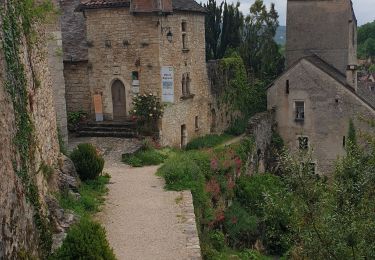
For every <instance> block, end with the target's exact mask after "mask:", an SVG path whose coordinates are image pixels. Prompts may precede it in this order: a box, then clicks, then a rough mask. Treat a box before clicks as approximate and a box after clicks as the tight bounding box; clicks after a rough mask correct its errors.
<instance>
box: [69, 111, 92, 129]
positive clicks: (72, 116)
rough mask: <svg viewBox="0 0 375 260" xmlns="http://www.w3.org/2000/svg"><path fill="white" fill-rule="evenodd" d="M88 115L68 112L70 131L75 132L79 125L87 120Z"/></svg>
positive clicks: (81, 112)
mask: <svg viewBox="0 0 375 260" xmlns="http://www.w3.org/2000/svg"><path fill="white" fill-rule="evenodd" d="M86 118H87V113H86V112H83V111H75V112H68V126H69V129H70V130H74V129H75V128H77V127H78V125H79V124H80V123H81V122H83V121H84V120H86Z"/></svg>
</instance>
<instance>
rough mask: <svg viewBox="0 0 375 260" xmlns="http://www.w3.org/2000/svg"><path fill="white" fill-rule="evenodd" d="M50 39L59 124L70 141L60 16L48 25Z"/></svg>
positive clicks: (64, 136)
mask: <svg viewBox="0 0 375 260" xmlns="http://www.w3.org/2000/svg"><path fill="white" fill-rule="evenodd" d="M53 3H54V5H55V7H56V8H59V5H58V3H57V1H56V0H54V1H53ZM47 39H48V45H47V48H48V68H49V71H50V74H51V79H52V86H53V94H54V102H55V110H56V118H57V125H58V127H59V131H60V134H61V137H62V138H63V140H64V143H65V144H67V143H68V122H67V114H66V100H65V80H64V66H63V49H62V48H63V45H62V35H61V20H60V17H59V16H55V17H54V19H52V20H51V22H50V23H49V24H48V26H47Z"/></svg>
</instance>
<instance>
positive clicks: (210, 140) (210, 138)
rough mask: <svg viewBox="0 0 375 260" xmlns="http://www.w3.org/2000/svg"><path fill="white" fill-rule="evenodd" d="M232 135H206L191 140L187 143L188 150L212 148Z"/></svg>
mask: <svg viewBox="0 0 375 260" xmlns="http://www.w3.org/2000/svg"><path fill="white" fill-rule="evenodd" d="M231 137H232V136H230V135H225V134H224V135H206V136H202V137H198V138H195V139H193V140H192V141H190V142H189V143H188V144H187V145H186V150H198V149H202V148H212V147H215V146H217V145H219V144H222V143H224V142H225V141H227V140H229V139H230V138H231Z"/></svg>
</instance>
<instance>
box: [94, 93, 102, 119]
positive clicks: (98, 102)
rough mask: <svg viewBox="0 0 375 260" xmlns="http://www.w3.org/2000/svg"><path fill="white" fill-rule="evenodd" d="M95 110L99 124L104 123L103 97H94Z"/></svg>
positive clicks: (97, 95)
mask: <svg viewBox="0 0 375 260" xmlns="http://www.w3.org/2000/svg"><path fill="white" fill-rule="evenodd" d="M94 108H95V119H96V121H97V122H101V121H103V103H102V95H100V94H95V95H94Z"/></svg>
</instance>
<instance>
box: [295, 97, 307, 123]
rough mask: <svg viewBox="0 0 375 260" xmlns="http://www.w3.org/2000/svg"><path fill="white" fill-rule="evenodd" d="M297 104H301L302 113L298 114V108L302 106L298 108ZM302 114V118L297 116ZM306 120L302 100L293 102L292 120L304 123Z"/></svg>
mask: <svg viewBox="0 0 375 260" xmlns="http://www.w3.org/2000/svg"><path fill="white" fill-rule="evenodd" d="M298 103H299V104H301V103H302V104H303V111H302V112H299V111H298V108H301V107H302V106H299V105H298ZM300 114H302V116H299V115H300ZM305 119H306V103H305V101H304V100H294V120H295V121H297V122H304V121H305Z"/></svg>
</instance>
